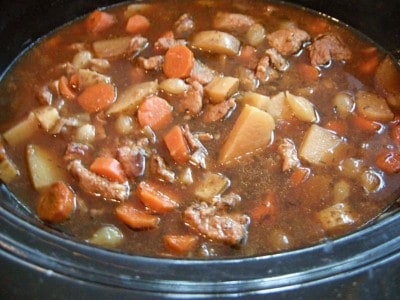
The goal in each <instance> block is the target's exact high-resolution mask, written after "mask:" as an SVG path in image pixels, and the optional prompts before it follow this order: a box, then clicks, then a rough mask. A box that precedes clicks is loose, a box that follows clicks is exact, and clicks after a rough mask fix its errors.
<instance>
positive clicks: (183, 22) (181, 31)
mask: <svg viewBox="0 0 400 300" xmlns="http://www.w3.org/2000/svg"><path fill="white" fill-rule="evenodd" d="M193 29H194V22H193V19H192V17H191V16H190V15H189V14H183V15H182V16H180V17H179V19H178V21H176V22H175V34H176V36H177V37H178V38H187V37H189V36H190V35H191V34H192V32H193Z"/></svg>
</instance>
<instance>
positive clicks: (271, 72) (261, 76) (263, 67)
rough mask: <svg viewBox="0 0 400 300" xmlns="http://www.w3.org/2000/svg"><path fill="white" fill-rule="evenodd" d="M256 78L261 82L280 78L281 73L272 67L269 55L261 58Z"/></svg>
mask: <svg viewBox="0 0 400 300" xmlns="http://www.w3.org/2000/svg"><path fill="white" fill-rule="evenodd" d="M256 78H257V79H258V80H259V81H260V82H267V81H269V80H274V79H277V78H279V73H278V71H276V70H275V69H274V68H273V67H272V66H271V59H270V57H269V56H268V55H266V56H264V57H263V58H261V59H260V61H259V62H258V64H257V68H256Z"/></svg>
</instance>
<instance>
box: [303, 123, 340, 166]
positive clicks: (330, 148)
mask: <svg viewBox="0 0 400 300" xmlns="http://www.w3.org/2000/svg"><path fill="white" fill-rule="evenodd" d="M342 144H343V141H342V139H340V138H339V137H338V136H337V135H335V134H334V133H332V132H331V131H329V130H327V129H325V128H322V127H320V126H318V125H315V124H313V125H311V127H310V128H309V129H308V130H307V132H306V134H305V136H304V139H303V142H302V144H301V146H300V151H299V155H300V158H302V159H304V160H306V161H307V162H309V163H311V164H315V165H326V164H330V163H332V161H333V159H334V157H335V152H336V150H337V149H339V148H340V146H341V145H342Z"/></svg>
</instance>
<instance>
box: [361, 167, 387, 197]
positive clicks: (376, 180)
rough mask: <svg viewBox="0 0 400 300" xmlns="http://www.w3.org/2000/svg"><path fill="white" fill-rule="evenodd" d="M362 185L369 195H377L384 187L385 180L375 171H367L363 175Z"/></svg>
mask: <svg viewBox="0 0 400 300" xmlns="http://www.w3.org/2000/svg"><path fill="white" fill-rule="evenodd" d="M361 184H362V187H363V188H364V191H366V192H367V193H375V192H377V191H379V190H380V189H381V188H382V187H383V184H384V182H383V179H382V177H381V176H380V175H379V173H377V172H375V171H374V170H365V171H364V172H363V173H362V175H361Z"/></svg>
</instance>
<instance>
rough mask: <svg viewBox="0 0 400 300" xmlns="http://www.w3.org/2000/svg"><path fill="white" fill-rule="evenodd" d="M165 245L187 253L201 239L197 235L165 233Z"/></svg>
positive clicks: (177, 251) (181, 252)
mask: <svg viewBox="0 0 400 300" xmlns="http://www.w3.org/2000/svg"><path fill="white" fill-rule="evenodd" d="M163 240H164V245H165V247H166V248H167V249H169V250H171V251H173V252H176V253H179V254H185V253H188V252H190V251H192V250H193V249H194V248H195V247H196V244H197V242H198V240H199V237H198V236H196V235H189V234H188V235H171V234H167V235H164V238H163Z"/></svg>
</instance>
